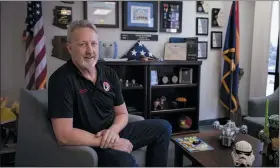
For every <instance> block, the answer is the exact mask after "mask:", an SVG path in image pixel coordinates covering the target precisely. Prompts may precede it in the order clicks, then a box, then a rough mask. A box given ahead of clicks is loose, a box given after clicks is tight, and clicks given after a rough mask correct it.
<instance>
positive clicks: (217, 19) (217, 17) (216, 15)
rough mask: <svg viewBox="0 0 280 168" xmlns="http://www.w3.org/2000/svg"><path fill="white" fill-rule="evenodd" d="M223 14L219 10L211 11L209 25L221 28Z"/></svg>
mask: <svg viewBox="0 0 280 168" xmlns="http://www.w3.org/2000/svg"><path fill="white" fill-rule="evenodd" d="M223 19H224V12H223V10H222V9H220V8H213V9H212V17H211V25H212V27H222V26H223V25H224V21H223Z"/></svg>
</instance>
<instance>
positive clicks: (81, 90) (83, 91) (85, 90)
mask: <svg viewBox="0 0 280 168" xmlns="http://www.w3.org/2000/svg"><path fill="white" fill-rule="evenodd" d="M87 91H88V90H87V89H80V91H79V92H80V94H83V93H86V92H87Z"/></svg>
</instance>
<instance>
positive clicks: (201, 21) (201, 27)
mask: <svg viewBox="0 0 280 168" xmlns="http://www.w3.org/2000/svg"><path fill="white" fill-rule="evenodd" d="M208 25H209V24H208V18H205V17H197V18H196V31H195V32H196V35H206V36H207V35H208Z"/></svg>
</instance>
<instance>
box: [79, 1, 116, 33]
mask: <svg viewBox="0 0 280 168" xmlns="http://www.w3.org/2000/svg"><path fill="white" fill-rule="evenodd" d="M83 8H84V19H86V20H89V21H91V22H92V23H94V25H95V26H96V27H102V28H119V2H118V1H84V2H83Z"/></svg>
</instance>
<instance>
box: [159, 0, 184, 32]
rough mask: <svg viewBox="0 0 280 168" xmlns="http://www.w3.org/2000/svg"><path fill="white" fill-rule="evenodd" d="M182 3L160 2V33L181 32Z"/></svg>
mask: <svg viewBox="0 0 280 168" xmlns="http://www.w3.org/2000/svg"><path fill="white" fill-rule="evenodd" d="M182 13H183V2H182V1H161V2H160V29H159V30H160V32H167V33H181V32H182Z"/></svg>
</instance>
